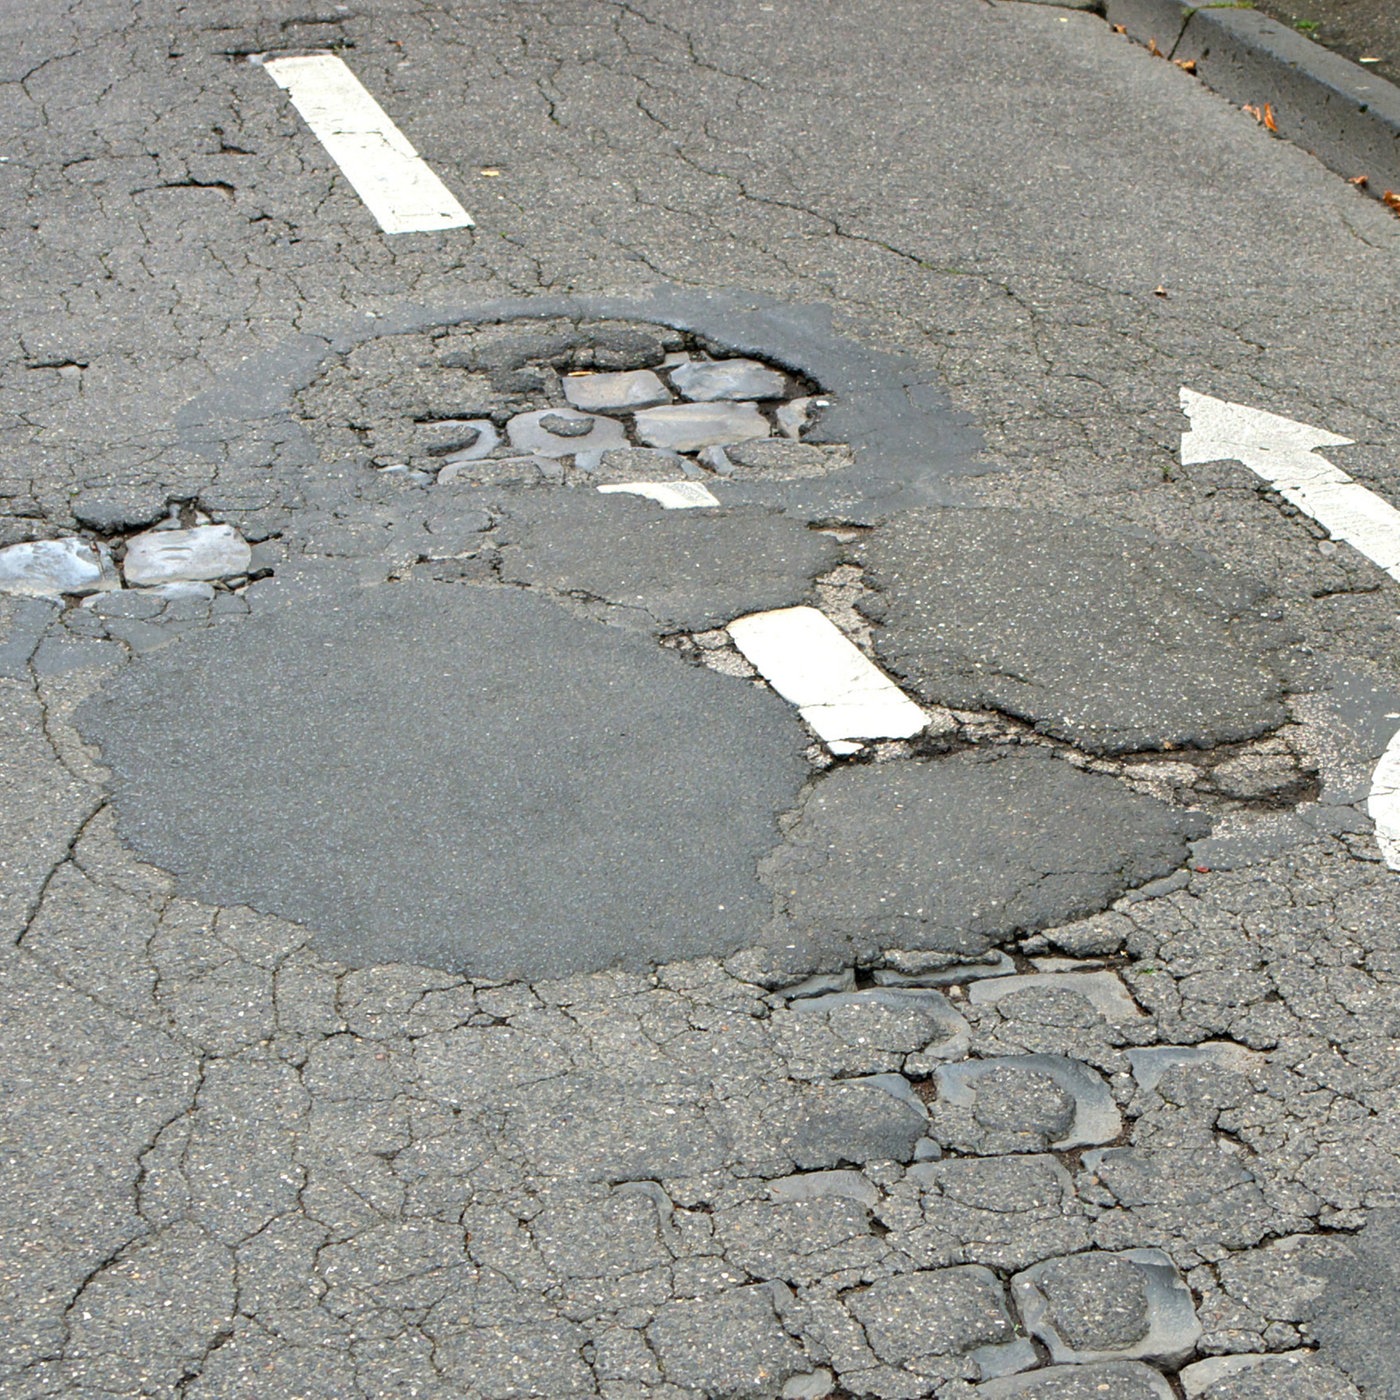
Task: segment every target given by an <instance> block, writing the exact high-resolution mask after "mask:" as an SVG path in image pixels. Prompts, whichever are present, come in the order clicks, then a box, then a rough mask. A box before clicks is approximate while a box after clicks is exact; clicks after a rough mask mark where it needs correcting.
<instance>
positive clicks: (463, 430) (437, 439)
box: [423, 418, 495, 457]
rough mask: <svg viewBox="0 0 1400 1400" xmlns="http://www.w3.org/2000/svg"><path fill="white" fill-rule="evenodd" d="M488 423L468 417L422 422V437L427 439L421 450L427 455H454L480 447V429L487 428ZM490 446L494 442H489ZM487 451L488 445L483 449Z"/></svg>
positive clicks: (488, 449)
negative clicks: (474, 420)
mask: <svg viewBox="0 0 1400 1400" xmlns="http://www.w3.org/2000/svg"><path fill="white" fill-rule="evenodd" d="M490 426H491V425H490V424H489V423H483V422H473V421H472V420H471V419H469V418H447V419H443V420H441V421H439V422H436V423H427V424H424V434H423V435H424V437H425V438H427V441H426V442H425V443H424V445H423V450H424V451H425V452H426V453H427V454H428V456H429V457H455V456H457V455H458V454H459V453H462V452H468V451H470V450H472V449H473V448H478V449H479V448H480V445H481V430H482V428H483V427H487V428H489V427H490ZM491 446H492V447H494V446H495V443H492V444H491ZM485 450H486V451H487V452H489V451H490V450H491V448H490V447H488V448H486V449H485Z"/></svg>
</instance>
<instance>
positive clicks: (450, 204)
mask: <svg viewBox="0 0 1400 1400" xmlns="http://www.w3.org/2000/svg"><path fill="white" fill-rule="evenodd" d="M264 67H265V68H266V69H267V71H268V72H269V73H270V74H271V75H272V77H273V79H274V81H275V82H276V83H277V84H278V86H279V87H283V88H285V89H286V90H287V92H288V93H289V94H290V96H291V99H292V105H293V106H294V107H295V108H296V109H297V111H298V112H300V113H301V115H302V117H303V118H304V119H305V121H306V124H307V126H309V127H310V128H311V130H312V131H313V132H315V134H316V136H317V138H318V139H319V140H320V142H321V144H322V145H323V146H324V147H325V148H326V150H327V151H328V152H329V153H330V155H331V156H332V158H333V159H334V160H335V163H336V164H337V165H338V166H340V169H341V171H342V172H343V173H344V175H345V178H346V179H347V180H349V181H350V183H351V185H353V186H354V188H355V193H356V194H358V195H359V196H360V198H361V199H362V200H364V202H365V204H366V205H367V206H368V208H369V211H370V213H371V214H373V215H374V217H375V218H376V219H378V220H379V226H380V228H382V229H383V230H384V232H385V233H424V232H428V231H430V230H433V229H445V228H470V227H471V226H472V218H471V215H470V214H468V213H467V211H466V210H465V209H463V208H462V206H461V205H460V204H458V202H457V201H456V199H455V198H453V196H452V193H451V191H450V190H449V189H448V188H447V186H446V185H444V184H443V183H442V181H441V180H439V179H438V177H437V176H436V175H434V174H433V172H432V169H431V168H430V167H429V165H428V163H427V162H426V161H425V160H424V159H423V158H422V156H420V155H419V154H418V152H417V151H415V150H414V149H413V147H412V145H411V144H410V143H409V140H408V138H407V137H406V136H405V135H404V134H403V132H401V131H400V130H399V129H398V127H396V126H395V125H394V123H393V122H392V121H390V120H389V117H388V115H387V114H386V113H385V111H384V109H383V108H382V107H381V106H380V105H379V103H377V102H376V101H375V100H374V98H373V97H371V96H370V95H369V93H368V92H366V91H365V88H364V86H363V84H361V82H360V80H359V79H358V78H357V77H356V76H355V75H354V74H353V73H352V72H351V71H350V70H349V68H347V67H346V66H345V64H344V63H343V62H342V61H341V60H340V59H339V58H337V57H336V55H335V54H333V53H316V54H308V55H306V56H304V57H298V58H274V59H270V60H269V61H268V62H267V63H266V64H264Z"/></svg>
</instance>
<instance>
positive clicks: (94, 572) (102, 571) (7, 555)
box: [0, 537, 120, 598]
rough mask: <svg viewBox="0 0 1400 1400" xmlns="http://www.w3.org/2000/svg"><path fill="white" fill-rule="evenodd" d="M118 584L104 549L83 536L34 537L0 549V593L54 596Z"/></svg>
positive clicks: (92, 590)
mask: <svg viewBox="0 0 1400 1400" xmlns="http://www.w3.org/2000/svg"><path fill="white" fill-rule="evenodd" d="M119 586H120V585H119V584H118V583H117V579H116V575H115V573H114V572H113V570H112V566H111V561H110V560H109V559H108V558H107V555H106V551H105V550H103V551H101V552H99V550H98V549H96V548H94V547H93V546H92V545H90V544H88V543H87V541H86V540H80V539H75V538H71V537H70V538H68V539H63V540H34V541H32V542H30V543H27V544H12V545H7V546H6V547H5V548H4V549H0V593H15V594H19V595H20V596H22V597H28V598H57V597H60V596H61V595H63V594H65V593H100V592H103V591H104V590H106V589H109V588H117V587H119Z"/></svg>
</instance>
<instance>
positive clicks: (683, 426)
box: [634, 403, 769, 452]
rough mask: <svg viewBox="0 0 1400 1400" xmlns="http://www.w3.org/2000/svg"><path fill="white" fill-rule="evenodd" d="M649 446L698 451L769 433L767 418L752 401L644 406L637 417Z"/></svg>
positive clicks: (678, 450)
mask: <svg viewBox="0 0 1400 1400" xmlns="http://www.w3.org/2000/svg"><path fill="white" fill-rule="evenodd" d="M634 422H635V423H636V428H637V436H638V438H640V439H641V441H642V442H643V443H645V444H646V445H647V446H648V447H660V448H667V449H669V450H671V451H673V452H698V451H699V450H700V449H701V448H702V447H727V446H728V445H729V444H731V443H735V442H747V441H748V440H749V439H750V438H764V437H767V436H768V433H769V427H768V420H767V419H766V418H765V417H764V416H763V415H762V414H761V413H760V412H759V411H758V409H757V408H756V407H755V406H754V405H753V404H751V403H702V404H688V403H687V404H670V405H667V406H666V407H663V408H644V409H642V410H641V411H640V412H639V413H638V414H637V415H636V418H635V419H634Z"/></svg>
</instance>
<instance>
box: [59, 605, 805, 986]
mask: <svg viewBox="0 0 1400 1400" xmlns="http://www.w3.org/2000/svg"><path fill="white" fill-rule="evenodd" d="M80 723H81V726H82V731H83V733H84V735H85V737H86V738H87V739H88V740H89V741H91V742H94V743H97V744H99V745H100V746H101V749H102V756H103V760H104V762H105V763H106V764H107V765H108V766H109V767H110V769H111V770H112V774H113V785H114V792H115V806H116V811H117V814H118V822H119V829H120V831H121V833H122V835H123V837H124V839H125V840H126V841H127V842H128V843H129V844H130V845H131V846H132V847H133V848H134V849H135V850H136V851H137V852H139V853H140V854H141V855H142V856H143V857H145V858H146V859H148V860H151V861H153V862H154V863H155V864H157V865H159V866H161V867H162V868H164V869H166V870H169V871H171V872H172V873H174V874H175V875H176V877H177V879H178V881H179V883H180V886H181V888H182V889H183V890H184V891H185V892H186V893H188V894H190V895H192V896H194V897H196V898H199V899H203V900H207V901H209V902H210V903H215V904H222V905H240V904H246V905H251V906H252V907H254V908H256V909H259V910H262V911H264V912H267V913H273V914H278V915H282V916H284V917H287V918H291V919H294V920H297V921H299V922H302V923H304V924H306V925H307V926H308V927H310V928H311V929H312V930H313V931H315V933H316V934H317V936H318V943H319V946H320V947H321V948H322V950H323V951H324V952H326V953H328V954H330V955H331V956H334V957H336V958H339V959H341V960H342V961H346V962H350V963H354V964H365V963H370V962H393V961H397V962H419V963H426V964H430V965H435V966H441V967H447V968H450V969H453V970H462V971H466V972H469V973H473V974H477V975H481V976H487V977H495V978H515V977H524V978H530V979H537V978H540V977H551V976H556V975H561V974H565V973H570V972H575V971H579V970H581V969H597V968H604V967H609V966H614V965H621V966H627V967H633V968H640V967H644V966H646V965H649V964H650V963H652V962H655V961H664V960H669V959H673V958H684V957H694V956H699V955H703V954H723V953H725V952H729V951H732V950H734V949H736V948H738V947H741V946H744V945H745V944H747V943H751V942H753V936H752V931H753V929H754V928H755V927H756V926H759V925H761V924H762V922H763V921H764V920H765V919H766V918H767V915H768V911H769V900H768V897H767V895H766V893H765V892H764V890H763V889H762V887H761V886H760V884H759V881H758V879H757V875H756V865H757V862H758V860H759V858H760V857H761V856H763V855H765V854H766V853H768V852H769V851H770V850H771V849H772V847H773V846H774V845H775V844H776V843H777V840H778V831H777V824H776V817H777V814H778V813H779V812H781V811H783V810H785V809H788V808H790V807H791V806H792V805H793V804H794V803H795V801H796V798H797V795H798V792H799V789H800V786H801V784H802V782H803V780H804V778H805V777H806V774H807V768H806V765H805V763H804V762H803V760H802V757H801V752H802V749H803V747H804V745H805V743H806V742H807V740H806V737H805V734H804V731H803V729H802V726H801V724H800V723H799V722H798V720H797V718H796V716H795V714H794V713H793V712H792V711H791V710H790V709H789V707H788V706H787V705H786V704H785V703H784V702H783V701H781V700H780V699H778V698H777V697H776V696H774V695H773V694H771V693H770V692H766V691H764V690H762V689H760V688H757V687H755V686H752V685H750V684H746V683H744V682H741V681H735V680H733V679H731V678H728V677H723V676H720V675H717V674H715V673H714V672H712V671H708V670H705V669H703V668H700V667H695V666H692V665H689V664H687V663H686V662H684V661H682V660H681V659H680V658H678V657H677V656H676V655H675V654H674V653H672V652H669V651H667V650H666V649H664V648H662V647H658V646H657V645H656V643H655V642H654V641H652V640H651V639H650V638H648V637H645V636H639V635H636V634H633V633H629V632H626V631H622V630H619V629H616V628H609V627H606V626H602V625H599V624H594V623H590V622H586V621H581V620H579V619H578V618H576V617H573V616H570V615H569V614H568V613H566V612H564V611H563V610H562V609H560V608H559V607H558V606H557V605H556V604H554V603H552V602H550V601H548V600H546V599H542V598H538V597H535V596H531V595H529V594H526V593H524V592H523V591H517V590H505V589H496V588H475V587H464V586H460V585H451V584H432V583H420V582H405V583H399V584H387V585H378V586H375V587H370V588H366V589H363V590H362V589H357V588H355V587H353V585H351V586H346V587H344V588H341V589H338V590H323V591H322V592H320V593H314V592H309V593H299V592H297V591H295V590H291V591H290V592H289V593H288V594H287V596H286V597H285V599H282V600H280V601H278V602H275V603H272V604H264V605H263V606H262V607H259V608H255V611H254V614H253V616H252V617H250V618H248V619H246V620H241V621H238V622H236V623H231V624H226V625H223V626H220V627H216V628H213V629H211V630H207V631H203V632H201V633H199V634H197V635H191V636H189V637H187V638H185V639H182V641H181V642H180V643H179V644H176V645H172V646H169V647H166V648H163V649H161V650H159V651H156V652H153V653H151V654H149V655H148V656H145V657H142V658H140V659H138V660H137V661H135V662H134V663H133V664H132V665H131V666H129V667H127V668H126V669H125V670H124V671H123V672H122V673H121V675H119V676H118V677H117V678H116V679H115V680H114V681H113V682H112V683H111V684H110V685H109V686H108V688H107V689H106V690H105V691H104V692H103V693H101V694H100V695H99V696H97V697H94V699H93V700H91V701H89V702H88V703H87V705H86V706H85V707H84V709H83V712H82V716H81V721H80Z"/></svg>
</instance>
